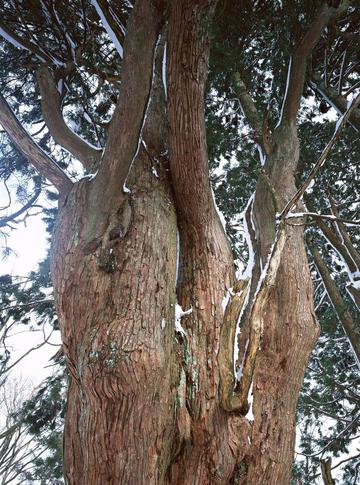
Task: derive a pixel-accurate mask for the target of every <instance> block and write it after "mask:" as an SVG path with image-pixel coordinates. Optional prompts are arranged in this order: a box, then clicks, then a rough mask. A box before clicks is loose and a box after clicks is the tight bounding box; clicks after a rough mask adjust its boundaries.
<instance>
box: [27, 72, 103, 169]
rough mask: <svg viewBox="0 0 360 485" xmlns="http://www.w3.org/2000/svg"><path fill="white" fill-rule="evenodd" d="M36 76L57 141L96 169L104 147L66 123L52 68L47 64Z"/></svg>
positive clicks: (43, 107) (44, 112) (51, 130)
mask: <svg viewBox="0 0 360 485" xmlns="http://www.w3.org/2000/svg"><path fill="white" fill-rule="evenodd" d="M36 77H37V81H38V85H39V88H40V94H41V111H42V114H43V117H44V121H45V123H46V126H47V127H48V129H49V131H50V134H51V136H52V137H53V138H54V140H55V141H56V143H58V144H59V145H61V146H62V147H63V148H65V150H67V151H68V152H70V153H71V154H72V155H74V157H75V158H77V159H78V160H79V161H80V162H81V163H82V165H83V166H84V167H85V168H86V169H87V170H88V171H90V172H91V171H93V170H95V169H96V167H97V165H98V163H99V161H100V157H101V154H102V149H101V148H96V147H94V146H92V145H90V144H89V143H87V142H86V141H84V140H83V139H82V138H80V137H79V136H78V135H77V134H76V133H74V132H73V131H72V130H71V129H70V128H69V127H68V126H67V124H66V123H65V120H64V118H63V115H62V109H61V99H60V94H59V92H58V90H57V88H56V84H55V80H54V78H53V76H52V73H51V71H50V69H49V68H48V67H46V66H43V67H41V68H39V69H38V71H37V75H36Z"/></svg>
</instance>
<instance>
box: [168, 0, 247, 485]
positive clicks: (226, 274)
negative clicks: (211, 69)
mask: <svg viewBox="0 0 360 485" xmlns="http://www.w3.org/2000/svg"><path fill="white" fill-rule="evenodd" d="M215 5H216V1H209V0H199V1H196V2H190V1H189V0H183V1H180V2H175V1H173V2H172V3H171V10H170V19H169V30H168V44H167V52H168V68H167V74H168V117H169V130H170V138H169V148H170V170H171V178H172V183H173V190H174V196H175V201H176V211H177V217H178V225H179V232H180V240H181V261H180V265H181V280H180V281H179V286H178V297H179V302H180V304H181V306H182V308H183V310H188V309H189V308H192V313H191V314H189V315H187V316H186V317H183V318H182V326H183V328H184V329H185V331H186V334H187V336H186V338H185V339H184V340H185V341H184V344H183V347H184V348H183V368H184V371H185V376H186V406H187V410H188V413H189V416H190V418H191V435H190V438H189V439H188V440H187V441H186V442H184V443H183V447H182V449H181V450H180V452H179V453H178V455H177V457H176V460H175V462H174V463H173V465H172V467H171V469H170V473H169V477H170V478H169V480H170V483H172V484H189V483H191V484H194V485H195V484H207V483H209V484H210V483H217V484H221V483H224V484H225V483H228V481H229V479H230V477H231V475H232V472H233V469H234V467H235V465H236V462H237V460H238V459H239V453H243V454H244V450H245V449H246V446H247V440H246V436H247V432H248V423H247V422H246V420H244V419H243V418H241V417H239V416H235V415H229V414H227V413H225V412H224V411H223V410H222V409H221V408H220V406H219V396H218V388H219V369H218V363H217V352H218V347H219V337H220V335H219V334H220V324H221V322H222V319H223V311H222V307H221V302H222V299H223V298H224V296H225V294H226V291H227V289H228V288H230V287H231V286H233V283H234V278H235V275H234V267H233V258H232V254H231V250H230V245H229V242H228V240H227V238H226V235H225V232H224V229H223V227H222V226H221V223H220V220H219V217H218V215H217V213H216V209H215V206H214V201H213V196H212V193H211V189H210V182H209V175H208V155H207V147H206V137H205V120H204V112H205V109H204V108H205V106H204V87H205V82H206V78H207V71H208V52H209V26H210V22H211V20H212V15H213V11H214V8H215ZM239 450H241V452H240V451H239Z"/></svg>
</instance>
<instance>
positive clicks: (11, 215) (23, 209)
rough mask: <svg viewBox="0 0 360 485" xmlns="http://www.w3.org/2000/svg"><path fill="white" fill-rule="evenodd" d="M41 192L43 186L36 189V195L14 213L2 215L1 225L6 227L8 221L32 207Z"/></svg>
mask: <svg viewBox="0 0 360 485" xmlns="http://www.w3.org/2000/svg"><path fill="white" fill-rule="evenodd" d="M40 193H41V188H40V187H38V188H37V189H36V190H35V193H34V195H33V196H32V197H30V199H29V200H28V201H27V202H26V204H24V205H23V206H22V207H21V208H20V209H19V210H17V211H16V212H14V213H13V214H10V215H9V216H5V217H0V227H5V226H6V224H7V223H8V222H10V221H13V220H15V219H16V218H17V217H19V216H20V215H21V214H23V213H24V212H26V211H27V210H28V209H30V207H31V206H32V205H33V204H34V203H35V201H36V199H37V198H38V197H39V195H40Z"/></svg>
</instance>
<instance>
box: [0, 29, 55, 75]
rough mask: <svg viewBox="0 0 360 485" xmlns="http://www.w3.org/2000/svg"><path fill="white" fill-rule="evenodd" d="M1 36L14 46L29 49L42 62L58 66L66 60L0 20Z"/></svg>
mask: <svg viewBox="0 0 360 485" xmlns="http://www.w3.org/2000/svg"><path fill="white" fill-rule="evenodd" d="M0 36H1V37H2V38H3V39H5V40H6V41H7V42H10V44H12V45H13V46H15V47H17V48H18V49H24V50H27V51H29V52H30V53H31V54H33V55H34V56H35V57H37V58H38V59H39V61H41V62H44V63H45V62H47V63H50V64H56V65H57V66H60V65H63V64H64V62H63V61H62V59H60V58H59V57H58V56H56V55H55V54H49V53H48V52H46V51H45V50H44V49H43V48H42V47H41V46H39V45H37V44H34V42H32V41H31V40H29V39H24V38H23V37H20V36H19V35H18V34H16V33H15V32H13V31H12V30H10V29H9V28H8V27H7V26H6V25H5V24H4V23H3V22H1V21H0Z"/></svg>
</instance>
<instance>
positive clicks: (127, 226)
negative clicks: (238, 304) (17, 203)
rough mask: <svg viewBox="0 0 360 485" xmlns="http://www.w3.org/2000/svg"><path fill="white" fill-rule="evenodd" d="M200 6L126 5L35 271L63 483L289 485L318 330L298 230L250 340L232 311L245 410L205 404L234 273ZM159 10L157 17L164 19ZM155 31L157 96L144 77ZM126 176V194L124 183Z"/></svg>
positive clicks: (275, 197) (280, 161) (266, 245)
mask: <svg viewBox="0 0 360 485" xmlns="http://www.w3.org/2000/svg"><path fill="white" fill-rule="evenodd" d="M215 5H216V1H215V0H197V1H195V2H194V1H190V0H182V1H172V2H169V5H168V11H166V9H165V7H164V5H163V4H162V2H151V1H148V0H138V1H137V2H136V6H135V8H134V11H133V13H132V17H131V19H130V21H129V24H128V25H129V27H128V32H127V34H126V39H127V40H126V41H125V46H124V47H125V51H124V64H123V76H122V87H121V94H120V96H119V100H118V106H117V108H116V112H115V114H114V117H113V120H112V125H111V128H110V132H109V139H108V144H107V146H106V148H105V151H104V156H103V159H102V162H101V164H100V168H99V172H98V174H97V175H96V176H95V177H94V178H93V179H91V180H90V179H83V180H82V181H80V182H79V183H77V184H75V186H74V187H73V188H72V189H71V190H70V193H69V194H68V196H67V198H66V199H65V200H64V201H63V202H62V205H61V207H60V210H59V216H58V219H57V223H56V229H55V232H54V236H53V243H52V274H53V281H54V288H55V297H56V306H57V311H58V315H59V320H60V326H61V333H62V339H63V343H64V345H63V347H64V352H65V355H66V357H67V360H68V367H69V372H70V376H71V378H70V386H69V390H68V407H67V417H66V429H65V451H64V455H65V460H64V461H65V477H66V480H67V482H68V483H69V484H70V485H78V484H84V485H85V484H86V485H103V484H114V485H115V484H130V483H131V484H143V483H150V484H159V485H163V484H172V485H188V484H194V485H195V484H198V485H204V484H224V485H225V484H234V483H244V484H245V483H246V484H249V485H258V484H267V485H286V484H287V483H288V481H289V477H290V472H291V464H292V459H293V449H294V437H295V436H294V432H295V407H296V402H297V398H298V394H299V389H300V385H301V382H302V378H303V373H304V369H305V366H306V363H307V360H308V357H309V354H310V351H311V349H312V347H313V345H314V342H315V339H316V336H317V334H318V327H317V324H316V320H315V316H314V311H313V304H312V287H311V280H310V274H309V270H308V264H307V259H306V253H305V249H304V241H303V234H302V229H301V227H299V226H294V225H290V224H289V225H287V226H286V229H285V235H286V241H285V245H284V248H283V249H282V250H281V252H280V253H279V255H278V256H279V261H280V264H278V265H276V272H275V275H274V281H272V282H271V285H269V288H268V289H267V292H266V298H264V302H265V303H264V304H261V305H258V307H256V308H257V315H256V317H257V319H258V321H260V322H261V325H260V327H259V329H261V333H260V332H259V331H257V333H256V342H255V343H253V345H250V346H247V345H246V340H247V339H248V337H249V336H251V335H252V334H253V333H254V332H253V330H254V328H253V326H252V325H253V322H252V316H253V313H254V312H252V310H251V308H250V307H249V308H248V309H247V310H246V311H245V313H244V322H243V326H242V332H241V336H240V340H239V351H240V355H239V358H240V359H242V358H244V356H245V353H246V351H247V350H246V349H247V348H249V349H251V355H250V357H249V358H248V359H247V361H249V363H250V364H249V365H250V367H249V369H250V372H247V373H246V375H247V376H248V377H247V378H248V379H250V380H251V379H252V380H253V385H252V390H253V394H254V403H253V411H254V417H255V420H254V421H251V420H250V419H247V418H246V417H245V416H244V414H245V413H246V410H247V409H248V407H249V403H248V402H247V399H245V403H244V406H241V407H240V409H236V410H235V409H232V408H231V406H229V407H228V408H226V407H225V406H222V405H221V399H220V396H221V395H222V390H220V372H219V365H221V360H222V357H221V355H224V352H225V353H226V352H227V351H228V352H232V351H233V349H232V348H225V349H224V348H222V349H221V352H220V354H219V345H220V328H221V325H222V322H223V318H224V315H223V309H222V305H221V303H222V300H223V298H224V296H225V294H226V292H227V290H228V289H229V288H230V287H233V286H234V285H235V283H236V281H235V273H234V265H233V258H232V254H231V249H230V245H229V242H228V240H227V237H226V234H225V231H224V229H223V227H222V225H221V223H220V219H219V217H218V215H217V212H216V208H215V206H214V202H213V196H212V193H211V189H210V183H209V176H208V156H207V148H206V139H205V122H204V87H205V83H206V77H207V70H208V65H207V63H208V53H209V26H210V23H211V18H212V14H213V11H214V8H215ZM159 9H160V10H159ZM159 13H164V14H165V13H166V15H168V23H167V24H166V25H165V23H164V22H162V21H161V20H162V17H161V15H160V16H159ZM323 23H324V19H323V15H322V16H321V18H319V20H318V21H315V22H314V24H313V27H312V29H313V31H311V32H312V33H311V35H310V37H309V36H308V42H309V46H308V47H306V42H305V44H304V45H303V44H302V46H303V47H304V46H305V47H306V49H305V47H304V49H305V51H306V52H307V51H309V52H310V50H311V48H312V46H313V45H314V42H315V41H316V39H315V37H316V34H318V35H319V33H320V32H321V29H322V27H323ZM166 29H167V30H166ZM165 30H166V32H165ZM160 34H162V36H163V37H160ZM165 35H166V40H167V56H168V66H167V91H168V92H167V103H166V106H165V99H164V93H163V91H162V82H161V80H160V78H159V70H160V71H161V53H162V48H163V45H164V38H165V37H164V36H165ZM301 52H302V51H301ZM299 62H300V64H298V65H296V62H295V64H294V65H295V71H294V73H295V74H294V76H293V77H292V80H291V82H292V84H293V85H295V84H296V83H297V84H296V86H294V94H293V96H294V97H293V98H291V99H290V98H289V99H287V100H286V101H287V102H286V104H285V108H286V110H285V114H286V123H281V124H280V126H279V128H278V129H277V130H276V131H275V133H274V136H273V139H272V140H271V143H270V144H269V146H267V149H268V152H267V154H268V159H267V162H266V165H265V167H264V171H263V173H262V175H261V177H260V179H259V181H258V184H257V188H256V195H255V202H254V220H255V226H256V227H255V229H256V230H255V232H254V234H255V235H256V257H257V262H256V267H255V272H254V277H253V280H252V282H251V298H250V300H249V301H250V303H252V301H253V298H254V297H255V296H256V291H255V290H256V288H257V285H258V282H259V278H260V272H261V271H260V269H261V267H264V266H265V264H266V261H267V258H268V256H269V253H270V250H271V247H272V246H273V244H274V240H275V237H276V213H277V212H280V211H281V210H282V209H283V207H285V205H286V203H287V202H288V201H289V200H290V199H291V197H292V196H293V195H294V194H295V192H296V188H295V183H294V172H295V169H296V166H297V161H298V157H299V147H298V140H297V133H296V127H295V114H294V112H295V111H296V109H295V108H296V106H298V103H299V97H300V94H301V92H302V86H300V85H298V84H299V83H300V84H301V83H302V82H303V77H304V70H305V63H304V59H302V58H301V59H300V61H299ZM159 64H160V67H159ZM154 67H155V70H154V71H153V68H154ZM149 99H151V104H150V106H149V105H148V101H149ZM165 107H166V108H167V109H165ZM145 114H146V115H147V117H146V124H145V126H143V124H144V119H145ZM167 122H168V130H167V129H166V127H167ZM140 135H141V136H142V137H143V138H144V139H145V141H146V144H144V143H142V140H141V138H140ZM167 148H168V149H169V154H168V155H167V154H166V149H167ZM154 168H155V169H156V170H155V172H154ZM129 169H130V173H129ZM125 180H126V183H127V186H128V187H129V188H130V189H131V193H124V192H123V183H124V181H125ZM177 234H178V235H177ZM178 239H179V246H180V254H179V256H178V254H177V246H178ZM178 259H179V268H177V260H178ZM177 273H178V274H177ZM255 275H256V277H255ZM240 286H242V284H240ZM259 294H260V293H259ZM177 303H179V304H180V305H181V306H182V308H183V310H189V309H191V310H192V312H191V313H189V314H188V315H186V316H184V317H183V318H182V320H181V324H182V326H183V329H184V331H185V332H186V334H183V335H180V334H178V333H176V331H175V308H176V305H177ZM254 308H255V307H254ZM238 313H239V308H238V309H237V311H236V314H238ZM229 314H231V312H230V310H229V311H228V312H227V315H229ZM233 318H234V321H233V322H232V323H233V325H234V326H236V325H237V321H235V320H236V319H235V317H233ZM230 323H231V322H227V324H230ZM259 329H257V330H259ZM233 330H234V328H233V329H232V332H233ZM233 333H234V332H233ZM221 340H222V342H225V344H226V342H228V341H229V339H221ZM230 340H232V339H230ZM259 342H260V347H259ZM226 345H227V344H226ZM249 384H250V382H248V383H247V384H246V386H245V389H247V388H248V385H249ZM240 387H241V383H240ZM232 391H233V389H231V392H232ZM235 392H236V389H235ZM246 397H247V396H245V398H246ZM230 401H231V400H230ZM224 407H225V409H224Z"/></svg>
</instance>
